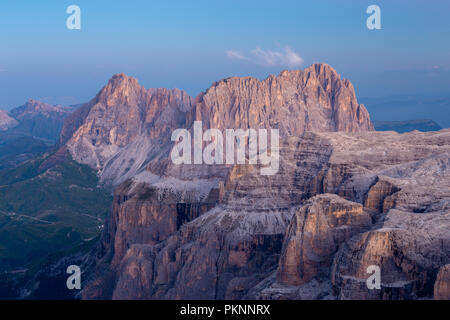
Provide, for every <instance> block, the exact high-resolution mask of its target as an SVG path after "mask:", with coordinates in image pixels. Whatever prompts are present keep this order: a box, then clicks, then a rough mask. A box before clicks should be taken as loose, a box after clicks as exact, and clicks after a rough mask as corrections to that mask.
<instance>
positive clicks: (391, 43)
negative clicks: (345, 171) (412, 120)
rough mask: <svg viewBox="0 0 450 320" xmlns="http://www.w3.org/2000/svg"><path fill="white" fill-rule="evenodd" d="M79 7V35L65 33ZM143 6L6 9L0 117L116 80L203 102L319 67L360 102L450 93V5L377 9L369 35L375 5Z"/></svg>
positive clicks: (0, 22) (74, 97)
mask: <svg viewBox="0 0 450 320" xmlns="http://www.w3.org/2000/svg"><path fill="white" fill-rule="evenodd" d="M72 4H76V5H78V6H79V7H80V8H81V30H68V29H67V28H66V19H67V18H68V17H69V14H67V13H66V8H67V7H68V6H69V5H72ZM133 4H134V5H133V6H129V5H128V2H126V1H116V2H114V3H110V2H107V1H96V2H95V3H93V2H92V1H86V0H79V1H61V2H60V3H58V4H56V5H55V3H54V2H53V1H40V2H39V3H30V4H27V6H26V10H24V6H23V5H21V4H20V2H19V1H17V2H10V3H5V4H2V7H3V10H2V11H1V12H0V26H1V28H0V38H1V39H2V41H1V43H2V45H1V52H2V53H1V55H0V109H7V110H8V109H11V108H14V107H17V106H19V105H22V104H23V103H24V102H25V101H26V100H27V99H28V98H33V99H36V100H41V101H44V102H48V103H51V104H58V103H59V104H63V105H69V104H78V103H82V102H86V101H88V100H90V99H91V98H92V97H93V96H94V95H95V94H96V93H97V92H98V91H99V90H100V88H101V87H103V86H104V85H105V83H106V82H107V80H108V79H109V78H110V77H111V76H112V75H113V74H115V73H122V72H123V73H126V74H127V75H129V76H133V77H136V78H137V79H138V80H139V82H140V83H141V84H142V85H143V86H144V87H146V88H150V87H152V88H153V87H166V88H174V87H176V88H179V89H182V90H185V91H186V92H188V93H189V94H190V95H191V96H194V97H195V96H196V95H197V94H199V93H200V92H201V91H203V90H205V89H206V88H208V87H209V86H210V85H211V84H212V83H213V82H214V81H217V80H220V79H222V78H227V77H231V76H253V77H256V78H259V79H262V78H266V77H267V76H268V75H269V74H278V73H279V72H280V71H281V70H283V69H291V70H292V69H304V68H306V67H308V66H309V65H311V64H313V63H327V64H329V65H331V66H332V67H333V68H335V69H336V71H337V72H338V73H339V74H341V76H342V77H344V78H347V79H349V80H350V81H351V82H352V83H353V84H354V87H355V90H356V94H357V96H358V97H371V98H372V97H385V96H390V95H400V94H430V93H439V92H440V93H447V92H450V91H449V88H450V58H449V57H450V43H449V42H448V41H445V39H448V38H450V24H449V23H448V22H447V17H446V14H447V12H449V11H450V10H448V9H450V3H448V2H445V1H436V2H434V3H433V4H436V5H433V6H430V5H429V4H428V3H426V2H423V1H410V2H408V3H407V4H405V3H392V2H390V1H377V4H378V5H379V6H380V7H381V22H382V28H381V30H368V29H367V27H366V19H367V17H368V16H369V15H368V14H366V8H367V6H368V5H371V4H372V2H370V1H345V2H343V1H342V2H337V1H322V2H321V3H320V4H319V3H306V4H305V3H299V2H298V1H281V2H277V3H272V2H269V1H246V2H245V3H242V2H239V1H229V2H227V3H210V2H206V1H197V2H195V3H185V2H183V1H170V2H168V3H160V2H158V3H153V2H148V1H135V2H133Z"/></svg>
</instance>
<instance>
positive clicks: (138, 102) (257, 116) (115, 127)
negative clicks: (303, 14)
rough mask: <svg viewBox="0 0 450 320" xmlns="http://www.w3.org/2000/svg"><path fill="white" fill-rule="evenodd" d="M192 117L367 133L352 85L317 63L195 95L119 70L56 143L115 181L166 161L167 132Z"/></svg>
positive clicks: (209, 123)
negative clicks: (154, 86)
mask: <svg viewBox="0 0 450 320" xmlns="http://www.w3.org/2000/svg"><path fill="white" fill-rule="evenodd" d="M195 120H199V121H202V122H203V127H204V128H205V129H209V128H216V129H219V130H225V129H248V128H252V129H259V128H265V129H279V130H280V135H281V136H282V137H288V136H299V135H300V134H302V133H303V132H305V131H346V132H360V131H368V130H373V125H372V123H371V122H370V119H369V114H368V112H367V110H366V109H365V107H364V106H363V105H360V104H358V102H357V100H356V96H355V92H354V89H353V86H352V84H351V83H350V82H349V81H348V80H345V79H341V78H340V76H339V75H338V74H337V72H336V71H335V70H334V69H333V68H331V67H330V66H328V65H326V64H317V65H312V66H311V67H309V68H307V69H305V70H297V71H283V72H282V73H280V74H279V75H278V76H269V77H268V78H267V79H265V80H262V81H260V80H257V79H255V78H250V77H246V78H228V79H224V80H221V81H219V82H216V83H214V84H213V85H212V86H211V87H210V88H209V89H207V90H206V91H205V92H203V93H201V94H200V95H199V96H198V97H197V98H196V99H195V100H194V99H192V98H191V97H189V96H188V95H187V94H186V93H185V92H184V91H181V90H178V89H173V90H168V89H145V88H144V87H142V86H141V85H139V83H138V82H137V80H136V79H134V78H131V77H128V76H126V75H124V74H118V75H115V76H114V77H113V78H111V80H110V81H109V82H108V84H107V85H106V86H105V87H104V88H103V89H102V90H101V91H100V92H99V93H98V94H97V96H96V97H95V98H94V99H93V100H92V101H90V102H89V103H87V104H86V105H84V106H82V107H81V108H80V109H78V110H77V111H76V112H74V113H73V114H72V115H71V116H70V117H69V118H68V119H67V120H66V122H65V124H64V127H63V129H62V134H61V139H60V141H61V143H66V142H67V146H68V149H69V151H70V152H71V154H72V156H73V158H74V159H75V160H76V161H79V162H81V163H85V164H88V165H90V166H92V167H94V168H96V169H97V170H99V174H100V177H101V179H102V180H103V181H105V182H107V183H112V184H113V185H118V184H120V183H121V182H123V181H125V180H126V179H128V178H132V177H133V176H135V175H136V174H138V173H140V172H142V171H143V170H145V168H146V166H147V164H148V163H149V162H150V161H159V160H160V159H166V158H168V154H169V151H170V149H171V147H172V142H171V141H170V137H171V133H172V132H173V131H174V130H175V129H177V128H187V129H190V128H192V125H193V121H195ZM155 174H158V173H157V172H155Z"/></svg>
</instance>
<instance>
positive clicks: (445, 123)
mask: <svg viewBox="0 0 450 320" xmlns="http://www.w3.org/2000/svg"><path fill="white" fill-rule="evenodd" d="M359 100H360V101H361V103H363V104H364V105H365V106H366V108H367V109H368V110H369V112H370V117H371V119H372V120H377V121H408V120H411V119H431V120H432V121H434V122H436V123H437V124H438V125H439V126H440V127H442V128H450V94H434V95H432V94H429V95H425V94H417V95H397V96H388V97H380V98H360V99H359ZM417 124H418V123H417ZM418 125H422V124H418ZM418 130H420V129H418Z"/></svg>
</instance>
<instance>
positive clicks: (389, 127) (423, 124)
mask: <svg viewBox="0 0 450 320" xmlns="http://www.w3.org/2000/svg"><path fill="white" fill-rule="evenodd" d="M372 122H373V126H374V127H375V130H377V131H396V132H398V133H403V132H409V131H413V130H418V131H422V132H426V131H439V130H441V129H442V128H441V126H440V125H438V124H437V123H436V122H434V121H433V120H430V119H424V120H409V121H376V120H374V121H372Z"/></svg>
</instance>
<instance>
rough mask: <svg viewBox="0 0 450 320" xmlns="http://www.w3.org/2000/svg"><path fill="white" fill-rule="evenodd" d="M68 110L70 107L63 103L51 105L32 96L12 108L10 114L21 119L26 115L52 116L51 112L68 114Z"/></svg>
mask: <svg viewBox="0 0 450 320" xmlns="http://www.w3.org/2000/svg"><path fill="white" fill-rule="evenodd" d="M68 112H69V109H68V108H65V107H63V106H61V105H51V104H48V103H45V102H41V101H38V100H35V99H31V98H30V99H28V100H27V102H26V103H25V104H24V105H22V106H20V107H17V108H14V109H12V110H11V112H10V114H11V116H13V117H14V118H16V119H18V120H19V119H21V118H23V117H24V116H26V115H36V114H41V115H44V116H50V115H51V114H67V113H68Z"/></svg>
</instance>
